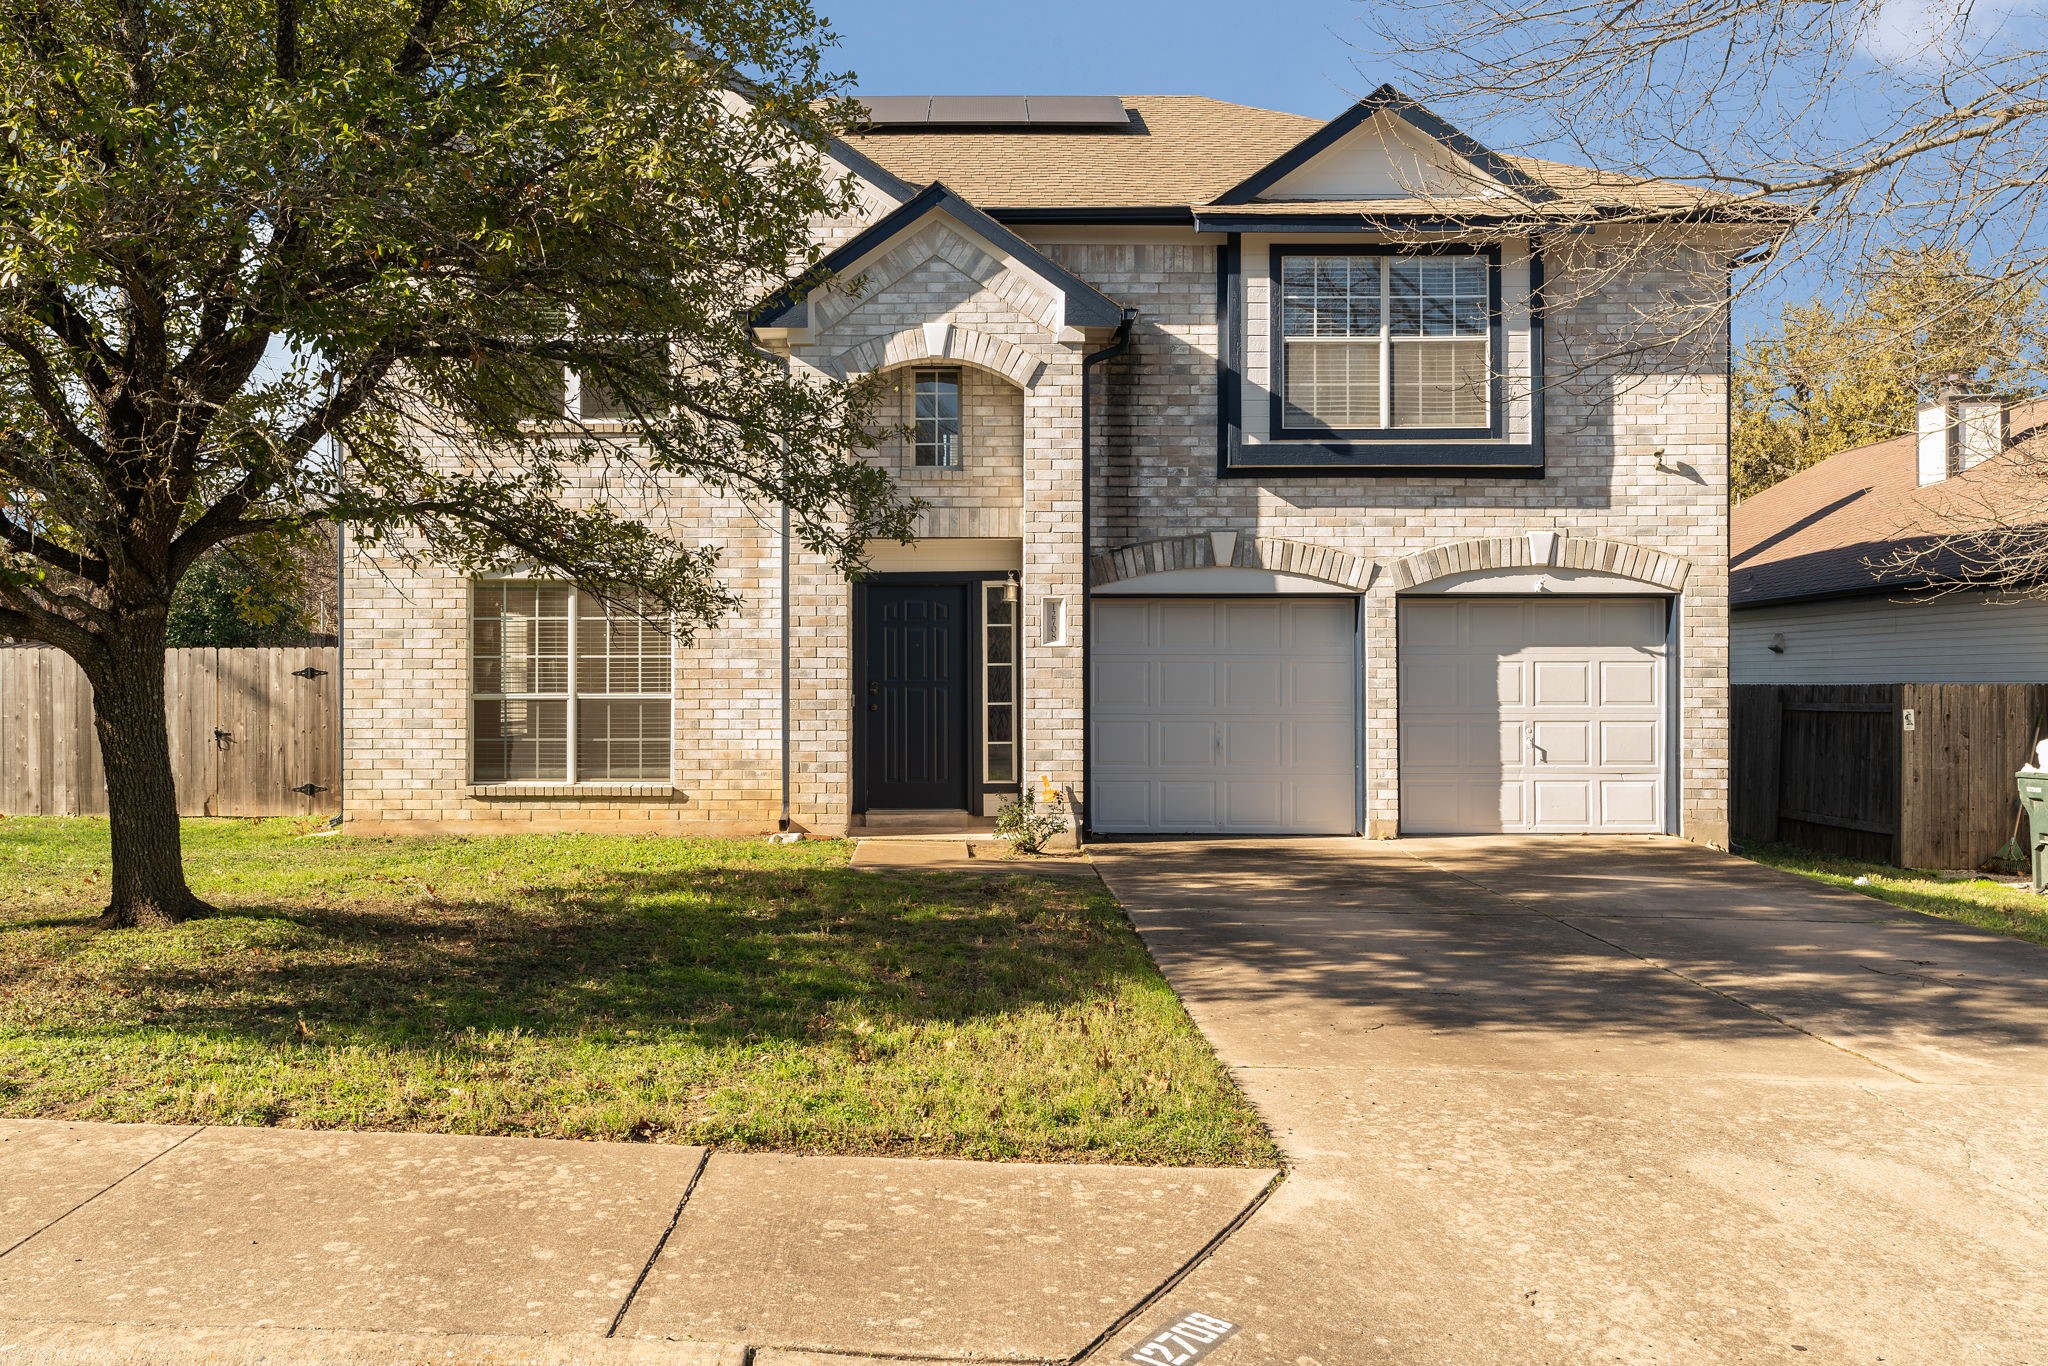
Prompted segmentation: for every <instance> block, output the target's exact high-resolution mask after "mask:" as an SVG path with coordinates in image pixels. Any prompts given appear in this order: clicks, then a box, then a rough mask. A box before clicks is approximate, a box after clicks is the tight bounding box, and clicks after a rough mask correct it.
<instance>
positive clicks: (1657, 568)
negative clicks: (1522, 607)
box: [1390, 532, 1692, 593]
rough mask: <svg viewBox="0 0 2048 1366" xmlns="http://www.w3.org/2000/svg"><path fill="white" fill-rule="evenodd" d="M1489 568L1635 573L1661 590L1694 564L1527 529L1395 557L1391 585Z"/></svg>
mask: <svg viewBox="0 0 2048 1366" xmlns="http://www.w3.org/2000/svg"><path fill="white" fill-rule="evenodd" d="M1488 569H1579V570H1588V571H1591V572H1593V573H1597V574H1613V575H1615V576H1617V577H1620V578H1625V579H1635V580H1637V581H1638V582H1640V583H1644V584H1648V585H1651V586H1654V587H1656V588H1659V589H1662V590H1664V591H1665V592H1670V593H1676V592H1678V591H1680V590H1681V589H1683V588H1684V587H1685V580H1686V576H1687V575H1688V574H1689V573H1690V572H1691V569H1692V566H1691V564H1690V563H1688V562H1687V561H1686V560H1683V559H1681V558H1679V557H1678V556H1676V555H1668V554H1666V553H1665V552H1663V551H1661V550H1653V549H1651V548H1650V547H1649V546H1646V545H1636V544H1633V543H1632V542H1629V541H1611V540H1605V539H1602V538H1600V537H1597V536H1563V535H1558V534H1556V533H1552V532H1530V533H1527V534H1524V535H1520V536H1489V537H1483V538H1480V539H1477V540H1470V541H1451V542H1447V543H1445V544H1443V545H1439V546H1432V547H1431V548H1430V549H1428V550H1424V551H1421V552H1419V553H1417V554H1414V555H1410V556H1408V557H1407V558H1405V559H1400V560H1396V561H1394V563H1393V565H1392V566H1391V567H1390V573H1391V575H1392V578H1393V581H1394V591H1396V592H1406V591H1407V590H1409V589H1411V588H1418V587H1420V586H1421V585H1423V584H1426V583H1431V582H1434V581H1435V580H1437V579H1441V578H1448V577H1449V576H1451V575H1453V574H1470V573H1474V572H1476V571H1481V570H1488Z"/></svg>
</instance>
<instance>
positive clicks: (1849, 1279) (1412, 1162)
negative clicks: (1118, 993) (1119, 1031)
mask: <svg viewBox="0 0 2048 1366" xmlns="http://www.w3.org/2000/svg"><path fill="white" fill-rule="evenodd" d="M1092 854H1093V857H1094V860H1095V863H1096V866H1097V867H1098V869H1099V870H1100V871H1101V872H1102V874H1103V876H1104V878H1105V880H1106V881H1107V882H1108V883H1109V885H1110V887H1111V888H1112V890H1114V891H1115V893H1116V894H1117V896H1118V897H1119V898H1120V899H1121V900H1122V901H1123V903H1124V905H1125V906H1126V907H1127V908H1128V909H1129V911H1130V913H1131V915H1132V917H1133V918H1134V919H1135V920H1136V922H1137V924H1138V927H1139V929H1140V930H1141V931H1142V932H1143V934H1144V935H1145V938H1146V941H1147V942H1148V943H1149V944H1150V945H1151V947H1152V950H1153V953H1154V954H1155V955H1156V956H1157V957H1158V959H1159V961H1160V962H1161V964H1162V965H1163V966H1164V967H1165V969H1166V971H1167V974H1168V976H1169V977H1170V978H1171V979H1172V980H1173V983H1174V985H1175V986H1176V987H1177V988H1178V989H1179V990H1180V992H1181V994H1182V996H1183V998H1184V999H1185V1000H1186V1002H1187V1004H1188V1007H1189V1009H1190V1010H1191V1011H1192V1012H1193V1014H1194V1016H1195V1019H1196V1020H1197V1022H1198V1023H1199V1024H1200V1025H1201V1026H1202V1028H1203V1029H1204V1030H1205V1031H1206V1032H1207V1033H1208V1035H1209V1037H1210V1038H1211V1039H1212V1040H1213V1041H1214V1042H1215V1044H1216V1047H1217V1049H1218V1051H1219V1052H1220V1053H1221V1055H1222V1057H1223V1059H1224V1061H1225V1062H1226V1063H1228V1064H1229V1065H1230V1066H1231V1067H1232V1068H1233V1069H1234V1070H1235V1071H1236V1073H1237V1075H1238V1077H1239V1078H1240V1080H1241V1081H1242V1082H1243V1083H1244V1085H1245V1086H1246V1088H1247V1089H1248V1091H1249V1092H1250V1094H1251V1095H1252V1097H1253V1099H1254V1100H1255V1101H1256V1102H1257V1103H1258V1104H1259V1105H1260V1107H1261V1108H1262V1109H1263V1110H1264V1112H1265V1114H1266V1115H1267V1117H1268V1119H1269V1121H1270V1122H1271V1123H1272V1125H1273V1127H1274V1130H1275V1133H1276V1134H1277V1135H1278V1137H1279V1139H1280V1142H1281V1145H1282V1146H1283V1147H1284V1148H1285V1149H1286V1150H1287V1152H1288V1153H1289V1155H1290V1157H1291V1158H1292V1161H1293V1163H1294V1170H1293V1171H1292V1173H1291V1174H1290V1176H1289V1178H1288V1180H1287V1182H1286V1183H1285V1184H1284V1185H1283V1186H1282V1187H1281V1188H1280V1189H1279V1190H1278V1191H1277V1192H1276V1193H1275V1194H1274V1196H1273V1197H1272V1199H1270V1200H1269V1201H1268V1202H1267V1203H1266V1204H1265V1205H1264V1206H1263V1207H1262V1208H1261V1209H1260V1211H1259V1212H1258V1213H1257V1214H1256V1215H1254V1216H1253V1218H1252V1219H1251V1220H1250V1221H1249V1222H1248V1223H1247V1224H1246V1225H1245V1226H1244V1227H1243V1228H1241V1229H1240V1230H1239V1231H1238V1232H1237V1234H1236V1235H1235V1236H1234V1237H1232V1238H1231V1239H1230V1240H1229V1241H1228V1242H1226V1243H1224V1244H1223V1245H1222V1246H1221V1247H1219V1248H1218V1249H1217V1250H1216V1252H1215V1253H1214V1255H1213V1256H1211V1257H1210V1258H1209V1259H1208V1260H1207V1261H1205V1262H1204V1263H1203V1264H1202V1265H1201V1266H1200V1267H1199V1268H1197V1269H1196V1270H1195V1272H1194V1273H1193V1274H1192V1275H1191V1276H1189V1277H1188V1278H1187V1279H1186V1280H1185V1281H1183V1282H1182V1283H1181V1284H1180V1285H1179V1286H1178V1287H1176V1288H1175V1290H1174V1291H1173V1292H1172V1294H1171V1295H1169V1296H1168V1297H1167V1298H1166V1299H1164V1300H1163V1301H1162V1302H1161V1303H1159V1304H1158V1305H1156V1306H1155V1307H1154V1310H1153V1312H1152V1313H1149V1314H1147V1315H1146V1316H1145V1317H1144V1319H1143V1320H1142V1321H1141V1322H1139V1323H1136V1324H1133V1325H1132V1328H1131V1330H1130V1331H1129V1332H1127V1333H1125V1334H1123V1335H1121V1336H1119V1337H1118V1338H1117V1339H1116V1340H1115V1341H1114V1342H1112V1343H1111V1344H1108V1345H1107V1346H1106V1347H1105V1349H1104V1350H1103V1351H1102V1352H1101V1353H1100V1354H1099V1356H1098V1357H1097V1358H1091V1359H1100V1360H1104V1361H1107V1360H1113V1359H1121V1357H1122V1355H1123V1354H1124V1353H1125V1352H1126V1351H1128V1350H1130V1349H1131V1348H1132V1347H1133V1346H1134V1345H1136V1344H1137V1343H1138V1342H1140V1341H1142V1340H1143V1337H1142V1335H1143V1333H1144V1332H1145V1331H1146V1330H1147V1329H1150V1328H1156V1327H1158V1326H1160V1325H1163V1324H1166V1323H1169V1322H1171V1321H1172V1320H1173V1319H1174V1318H1175V1317H1176V1316H1177V1315H1179V1314H1182V1313H1185V1312H1190V1311H1200V1312H1205V1313H1208V1314H1211V1315H1215V1316H1219V1317H1222V1318H1225V1319H1228V1320H1230V1321H1232V1322H1234V1323H1238V1324H1241V1325H1242V1327H1241V1329H1240V1331H1239V1332H1238V1333H1237V1335H1236V1336H1234V1337H1232V1338H1230V1339H1228V1340H1227V1341H1226V1342H1224V1343H1223V1344H1222V1345H1221V1346H1220V1347H1219V1348H1218V1349H1217V1351H1216V1352H1215V1354H1214V1355H1213V1356H1212V1357H1210V1358H1209V1359H1208V1360H1209V1361H1210V1362H1213V1363H1216V1366H1248V1364H1249V1363H1261V1364H1263V1363H1276V1364H1278V1363H1285V1364H1286V1366H1362V1364H1363V1363H1375V1362H1389V1363H1392V1362H1401V1363H1425V1362H1426V1363H1468V1362H1487V1363H1494V1362H1498V1363H1513V1366H1535V1364H1536V1363H1579V1362H1631V1363H1634V1362H1643V1363H1648V1362H1677V1363H1686V1366H1696V1364H1698V1363H1719V1362H1728V1363H1736V1362H1740V1363H1745V1364H1747V1363H1760V1362H1780V1361H1783V1362H1795V1361H1796V1362H1800V1363H1805V1364H1807V1366H1813V1364H1815V1363H1822V1362H1844V1363H1846V1362H1855V1363H1875V1362H1893V1363H1901V1364H1902V1366H1923V1364H1924V1366H1934V1364H1935V1363H1943V1364H1944V1366H1945V1364H1946V1363H1959V1362H1973V1363H1978V1362H1981V1363H1987V1364H1988V1363H2001V1366H2003V1364H2004V1363H2025V1362H2032V1363H2042V1362H2048V1275H2044V1268H2048V949H2042V948H2038V947H2035V946H2033V945H2030V944H2026V943H2022V942H2018V941H2014V940H2009V939H2003V938H2000V937H1997V936H1994V935H1991V934H1987V933H1983V932H1980V931H1976V930H1972V929H1968V928H1964V927H1961V926H1957V925H1953V924H1950V923H1948V922H1945V921H1939V920H1934V919H1930V918H1926V917H1922V916H1918V915H1915V914H1912V913H1909V912H1906V911H1902V910H1898V909H1896V908H1894V907H1891V906H1888V905H1886V904H1884V903H1882V902H1878V901H1875V900H1871V899H1869V898H1866V897H1862V896H1859V895H1856V894H1854V893H1850V892H1842V891H1836V890H1833V889H1830V888H1826V887H1822V886H1820V885H1818V884H1814V883H1811V882H1807V881H1805V880H1803V879H1799V878H1795V877H1793V876H1792V875H1790V874H1783V873H1778V872H1775V871H1772V870H1769V869H1765V868H1761V867H1758V866H1756V865H1753V864H1750V863H1747V862H1744V861H1742V860H1740V859H1736V858H1732V857H1729V856H1725V855H1720V854H1715V853H1712V852H1710V851H1707V850H1704V849H1700V848H1697V847H1695V846H1692V845H1688V844H1685V843H1682V842H1680V841H1676V840H1669V839H1650V838H1629V839H1590V838H1582V839H1573V838H1564V839H1551V840H1533V839H1530V840H1516V839H1483V840H1479V839H1475V840H1406V841H1398V842H1394V843H1385V844H1375V843H1368V842H1365V841H1361V840H1270V841H1237V842H1204V843H1199V844H1197V843H1186V844H1174V843H1133V844H1111V845H1098V846H1095V847H1094V848H1093V850H1092ZM1154 1320H1157V1321H1158V1322H1157V1323H1154Z"/></svg>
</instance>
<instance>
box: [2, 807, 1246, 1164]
mask: <svg viewBox="0 0 2048 1366" xmlns="http://www.w3.org/2000/svg"><path fill="white" fill-rule="evenodd" d="M315 828H316V826H315V825H314V823H312V822H303V821H285V820H281V821H191V822H187V824H186V827H185V838H186V846H185V847H186V862H187V866H188V870H189V875H190V878H191V881H192V884H193V887H194V889H195V890H196V891H198V892H199V893H200V894H201V895H202V896H204V897H206V898H208V899H209V900H210V901H212V902H213V903H214V904H215V905H216V906H217V907H219V914H217V915H212V916H208V917H205V918H203V919H199V920H195V921H193V922H191V923H189V924H185V925H182V926H179V927H177V928H175V929H171V930H118V931H102V930H97V929H95V928H93V926H92V921H93V918H94V916H95V915H97V913H98V911H99V909H100V906H101V904H102V902H103V900H104V897H105V890H104V889H105V886H106V878H107V861H108V860H107V837H106V826H105V823H104V822H101V821H93V820H82V819H74V820H64V819H36V818H23V817H16V818H11V819H9V818H0V1114H4V1115H9V1116H17V1117H20V1116H37V1117H65V1118H74V1119H95V1120H152V1121H171V1122H209V1123H226V1124H276V1125H292V1126H304V1127H334V1128H358V1129H411V1130H432V1131H440V1132H450V1133H471V1134H525V1135H533V1136H541V1137H552V1138H602V1139H652V1140H659V1141H670V1142H690V1143H714V1144H719V1145H722V1146H726V1147H733V1148H771V1149H782V1150H793V1151H806V1152H835V1153H896V1154H928V1155H946V1156H955V1157H976V1158H1031V1159H1044V1160H1093V1161H1114V1162H1161V1163H1213V1164H1224V1165H1228V1164H1251V1163H1264V1162H1268V1161H1270V1160H1272V1157H1273V1148H1272V1145H1271V1142H1270V1141H1269V1139H1268V1138H1267V1136H1266V1134H1265V1131H1264V1130H1263V1128H1262V1127H1261V1126H1260V1124H1259V1121H1258V1119H1257V1117H1256V1115H1255V1114H1254V1112H1253V1111H1252V1109H1251V1107H1250V1106H1249V1104H1248V1103H1247V1102H1246V1101H1245V1100H1244V1098H1243V1097H1242V1096H1241V1095H1240V1094H1239V1093H1238V1091H1237V1090H1236V1088H1235V1087H1234V1086H1233V1085H1232V1083H1231V1081H1230V1080H1229V1078H1228V1076H1227V1075H1226V1074H1225V1073H1224V1071H1223V1069H1222V1067H1221V1066H1220V1065H1219V1064H1218V1063H1217V1061H1216V1059H1215V1057H1214V1055H1213V1054H1212V1053H1211V1051H1210V1050H1209V1047H1208V1045H1207V1044H1206V1042H1205V1041H1204V1040H1203V1039H1202V1037H1201V1035H1200V1034H1199V1033H1197V1031H1196V1030H1195V1028H1194V1026H1193V1024H1192V1023H1191V1022H1190V1021H1189V1019H1188V1017H1187V1014H1186V1012H1185V1011H1184V1010H1183V1009H1182V1008H1181V1005H1180V1002H1179V1001H1178V1000H1177V999H1176V998H1175V996H1174V995H1173V993H1172V991H1171V990H1170V989H1169V988H1168V987H1167V985H1166V983H1165V981H1164V980H1163V979H1162V978H1161V977H1160V975H1159V973H1158V971H1157V969H1156V968H1154V966H1153V965H1152V962H1151V960H1150V959H1149V958H1147V957H1146V955H1145V952H1144V949H1143V947H1142V946H1141V945H1140V943H1139V942H1138V939H1137V936H1136V935H1135V934H1134V933H1133V932H1132V930H1131V928H1130V926H1129V924H1128V922H1126V921H1125V920H1124V918H1123V916H1122V914H1121V912H1120V911H1119V910H1118V908H1117V906H1116V903H1115V902H1114V901H1113V900H1111V899H1110V897H1109V896H1108V895H1107V894H1106V893H1105V892H1104V891H1103V890H1102V889H1101V887H1100V886H1099V885H1097V884H1095V883H1094V882H1093V881H1092V880H1089V881H1079V882H1077V881H1073V880H1062V879H1054V878H1049V877H1034V876H1029V875H1025V874H1019V875H1015V876H1009V877H990V876H987V875H981V876H952V875H945V874H917V875H908V874H906V875H893V874H891V875H878V874H873V873H867V872H855V871H853V870H851V869H849V868H848V867H847V859H848V855H849V852H850V846H848V845H844V844H837V843H807V844H799V845H794V846H776V845H771V844H768V843H767V842H765V841H760V842H755V841H742V840H686V839H667V838H632V837H622V836H595V835H592V836H575V835H564V836H508V837H503V838H477V839H426V838H415V839H402V840H399V839H355V838H351V837H349V836H345V835H344V836H335V837H331V838H317V837H309V834H310V832H311V831H312V830H313V829H315Z"/></svg>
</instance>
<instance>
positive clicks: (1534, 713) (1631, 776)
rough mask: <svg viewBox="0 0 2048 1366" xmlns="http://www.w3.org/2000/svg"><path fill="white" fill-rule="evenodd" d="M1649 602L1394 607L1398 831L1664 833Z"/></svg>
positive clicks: (1658, 664)
mask: <svg viewBox="0 0 2048 1366" xmlns="http://www.w3.org/2000/svg"><path fill="white" fill-rule="evenodd" d="M1667 610H1668V609H1667V606H1666V603H1665V600H1664V599H1661V598H1593V597H1581V598H1524V599H1492V600H1487V599H1470V598H1429V599H1408V600H1404V601H1403V602H1402V604H1401V608H1400V614H1401V619H1400V632H1401V634H1400V654H1401V658H1400V672H1401V698H1400V705H1401V828H1402V829H1403V830H1404V831H1406V832H1408V833H1410V834H1418V835H1420V834H1477V833H1482V832H1487V831H1528V832H1535V833H1543V832H1558V833H1565V832H1585V831H1602V832H1617V833H1618V832H1628V831H1643V832H1649V833H1655V832H1657V831H1661V830H1662V829H1664V793H1665V783H1666V779H1665V760H1666V755H1665V745H1666V743H1667V726H1666V714H1667V713H1668V711H1669V709H1670V708H1669V702H1668V700H1667V699H1666V696H1665V682H1664V680H1665V653H1666V646H1665V614H1666V612H1667Z"/></svg>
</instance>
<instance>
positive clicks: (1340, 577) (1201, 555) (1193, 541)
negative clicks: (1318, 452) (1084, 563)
mask: <svg viewBox="0 0 2048 1366" xmlns="http://www.w3.org/2000/svg"><path fill="white" fill-rule="evenodd" d="M1175 569H1264V570H1269V571H1271V572H1273V573H1276V574H1293V575H1296V576H1297V577H1300V578H1304V579H1322V580H1324V581H1325V582H1327V583H1334V584H1341V585H1342V586H1343V587H1345V588H1350V589H1355V590H1356V591H1358V592H1361V593H1362V592H1364V591H1365V589H1366V587H1367V585H1369V584H1370V583H1371V582H1372V576H1373V562H1372V561H1371V560H1367V559H1361V558H1360V557H1358V556H1356V555H1347V554H1345V553H1344V552H1343V551H1341V550H1332V549H1331V548H1330V547H1328V546H1322V545H1310V544H1309V543H1308V542H1306V541H1283V540H1280V539H1278V538H1276V537H1272V536H1240V535H1238V534H1237V533H1236V532H1234V531H1207V532H1198V533H1196V534H1195V535H1193V536H1174V537H1170V538H1168V539H1166V540H1162V541H1140V542H1139V543H1138V544H1136V545H1127V546H1123V547H1121V548H1119V549H1116V550H1112V551H1110V552H1109V553H1108V554H1106V555H1098V556H1096V557H1095V563H1094V570H1095V574H1094V582H1095V586H1096V587H1097V588H1103V587H1106V586H1108V585H1109V584H1112V583H1121V582H1123V581H1124V580H1125V579H1136V578H1142V577H1143V576H1145V575H1147V574H1164V573H1167V572H1168V571H1170V570H1175Z"/></svg>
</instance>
